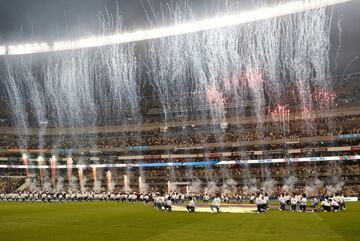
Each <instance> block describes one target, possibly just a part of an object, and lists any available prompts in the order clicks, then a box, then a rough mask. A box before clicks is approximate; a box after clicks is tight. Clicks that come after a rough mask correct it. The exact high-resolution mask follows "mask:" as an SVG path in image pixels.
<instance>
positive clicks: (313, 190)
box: [305, 179, 324, 196]
mask: <svg viewBox="0 0 360 241" xmlns="http://www.w3.org/2000/svg"><path fill="white" fill-rule="evenodd" d="M323 184H324V183H323V182H322V181H321V180H319V179H315V180H314V182H313V183H310V184H308V185H307V186H306V187H305V194H306V195H307V196H314V195H317V192H318V191H319V189H320V188H321V187H322V186H323Z"/></svg>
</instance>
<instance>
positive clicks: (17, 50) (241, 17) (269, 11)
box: [0, 0, 351, 55]
mask: <svg viewBox="0 0 360 241" xmlns="http://www.w3.org/2000/svg"><path fill="white" fill-rule="evenodd" d="M349 1H351V0H302V1H290V2H287V3H286V1H285V3H282V4H277V5H275V6H272V7H265V8H259V9H255V10H251V11H247V12H245V11H244V12H239V13H237V14H230V15H224V16H219V17H214V18H210V19H203V20H198V21H194V22H188V23H181V24H177V25H173V26H166V27H160V28H155V29H150V30H138V31H134V32H127V33H126V32H125V33H115V34H112V35H107V36H93V37H90V38H82V39H78V40H74V41H57V42H54V43H45V42H42V43H29V44H22V45H8V46H0V55H23V54H34V53H47V52H56V51H65V50H74V49H83V48H94V47H101V46H107V45H114V44H122V43H130V42H136V41H144V40H150V39H157V38H164V37H170V36H177V35H182V34H189V33H196V32H201V31H207V30H212V29H217V28H223V27H229V26H234V25H239V24H245V23H250V22H255V21H260V20H265V19H270V18H275V17H281V16H286V15H290V14H294V13H299V12H304V11H309V10H312V9H318V8H323V7H328V6H332V5H335V4H340V3H344V2H349Z"/></svg>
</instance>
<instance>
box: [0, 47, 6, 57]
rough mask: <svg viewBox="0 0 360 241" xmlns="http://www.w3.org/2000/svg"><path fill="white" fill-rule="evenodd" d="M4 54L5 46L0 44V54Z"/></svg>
mask: <svg viewBox="0 0 360 241" xmlns="http://www.w3.org/2000/svg"><path fill="white" fill-rule="evenodd" d="M5 54H6V47H5V46H0V55H5Z"/></svg>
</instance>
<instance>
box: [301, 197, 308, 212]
mask: <svg viewBox="0 0 360 241" xmlns="http://www.w3.org/2000/svg"><path fill="white" fill-rule="evenodd" d="M299 202H300V210H301V211H302V212H305V211H306V205H307V198H306V194H305V193H303V195H302V197H301V198H300V200H299Z"/></svg>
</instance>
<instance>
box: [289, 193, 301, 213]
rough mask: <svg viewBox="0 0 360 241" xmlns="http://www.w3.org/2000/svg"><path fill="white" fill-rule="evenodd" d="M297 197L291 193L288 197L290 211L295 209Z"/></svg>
mask: <svg viewBox="0 0 360 241" xmlns="http://www.w3.org/2000/svg"><path fill="white" fill-rule="evenodd" d="M298 201H299V200H298V199H297V198H296V196H295V195H293V196H292V197H291V198H290V204H291V211H292V212H295V211H296V205H297V204H298Z"/></svg>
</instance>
